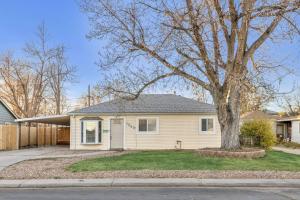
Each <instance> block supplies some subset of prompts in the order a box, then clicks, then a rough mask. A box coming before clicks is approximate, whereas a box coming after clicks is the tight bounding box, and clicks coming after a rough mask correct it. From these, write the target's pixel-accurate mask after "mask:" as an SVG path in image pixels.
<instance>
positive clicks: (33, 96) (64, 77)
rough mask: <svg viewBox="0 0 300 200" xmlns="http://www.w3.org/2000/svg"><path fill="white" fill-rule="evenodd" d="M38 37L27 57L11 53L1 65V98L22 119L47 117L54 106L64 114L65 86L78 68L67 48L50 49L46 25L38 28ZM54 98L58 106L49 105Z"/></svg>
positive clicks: (26, 54)
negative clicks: (19, 56) (18, 56)
mask: <svg viewBox="0 0 300 200" xmlns="http://www.w3.org/2000/svg"><path fill="white" fill-rule="evenodd" d="M36 37H37V40H36V41H34V42H30V43H27V44H26V45H25V47H24V48H23V52H24V55H25V56H26V58H23V57H22V58H20V59H15V58H14V57H13V56H12V55H10V54H7V55H3V57H2V58H1V63H0V79H2V80H3V81H2V82H3V84H1V86H0V91H1V94H0V96H1V97H2V98H3V99H4V100H5V101H6V102H7V103H8V104H10V105H11V106H12V107H13V108H14V110H15V111H16V113H18V114H19V115H20V116H22V117H33V116H36V115H39V114H46V113H49V112H48V111H49V109H53V107H55V112H54V113H56V114H60V113H61V107H62V102H64V101H65V98H64V87H65V85H64V84H65V83H66V82H67V81H69V80H70V79H71V78H72V77H73V73H74V69H75V68H74V67H72V66H70V65H69V64H68V62H67V59H66V56H65V48H64V47H63V45H59V46H54V47H50V45H49V36H48V33H47V30H46V28H45V24H44V23H42V24H41V25H39V26H38V29H37V34H36ZM53 94H54V95H53ZM50 95H51V96H54V102H55V103H54V106H52V105H49V103H52V102H53V101H52V102H50V101H49V99H50V100H51V97H49V96H50ZM50 113H52V112H50Z"/></svg>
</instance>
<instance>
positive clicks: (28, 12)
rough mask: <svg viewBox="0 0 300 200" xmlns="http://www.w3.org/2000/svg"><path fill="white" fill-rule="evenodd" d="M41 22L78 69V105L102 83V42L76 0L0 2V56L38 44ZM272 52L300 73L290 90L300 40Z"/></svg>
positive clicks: (74, 94)
mask: <svg viewBox="0 0 300 200" xmlns="http://www.w3.org/2000/svg"><path fill="white" fill-rule="evenodd" d="M41 22H45V24H46V27H47V29H48V31H49V33H50V36H51V38H52V41H51V42H53V43H64V44H65V45H66V47H67V48H68V57H69V60H70V62H71V63H72V64H74V65H76V66H77V68H78V73H77V74H78V82H77V83H74V84H72V85H70V86H68V97H69V98H70V99H71V100H73V102H74V100H75V99H76V98H78V97H79V96H80V95H81V94H82V93H83V92H85V91H86V90H87V86H88V84H91V85H93V84H95V83H96V82H98V81H100V73H101V72H100V71H99V70H98V67H97V66H96V65H95V62H96V61H97V59H98V56H97V52H98V51H99V50H100V43H101V41H95V40H93V41H88V40H87V39H86V38H85V35H86V34H87V33H88V31H89V29H90V27H89V22H88V20H87V17H86V16H85V15H84V14H83V13H81V12H80V9H79V6H78V4H77V2H76V1H75V0H0V28H1V31H0V44H1V45H0V52H4V51H7V50H13V51H14V52H15V54H18V53H20V52H21V48H22V47H23V45H24V43H25V42H26V41H31V40H34V38H35V31H36V28H37V26H38V25H39V24H40V23H41ZM268 51H269V52H270V54H272V55H273V56H275V57H278V58H280V59H285V60H287V62H285V63H287V64H289V65H290V66H292V67H293V68H294V69H295V70H296V73H295V74H294V76H293V77H290V78H289V79H284V80H283V84H282V85H283V89H284V90H288V89H289V88H291V87H292V85H293V84H292V83H294V82H297V80H298V79H299V78H300V75H299V69H300V67H299V63H300V61H299V60H300V59H299V56H300V48H299V40H296V41H295V44H288V43H286V44H284V45H282V44H279V45H278V46H273V47H272V48H271V49H269V50H268ZM271 107H274V106H273V105H272V106H271Z"/></svg>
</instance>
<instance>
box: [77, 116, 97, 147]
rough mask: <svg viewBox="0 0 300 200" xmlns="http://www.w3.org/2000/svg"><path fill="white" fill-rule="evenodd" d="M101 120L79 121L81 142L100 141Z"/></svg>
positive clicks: (92, 142) (95, 142)
mask: <svg viewBox="0 0 300 200" xmlns="http://www.w3.org/2000/svg"><path fill="white" fill-rule="evenodd" d="M101 133H102V122H101V121H97V120H88V121H87V120H83V121H81V143H83V144H97V143H101Z"/></svg>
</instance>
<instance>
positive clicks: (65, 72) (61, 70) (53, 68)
mask: <svg viewBox="0 0 300 200" xmlns="http://www.w3.org/2000/svg"><path fill="white" fill-rule="evenodd" d="M54 51H55V56H54V59H52V60H51V61H50V65H49V67H48V73H47V75H48V79H49V85H50V91H51V94H53V96H54V102H55V114H57V115H59V114H61V113H62V110H63V106H64V105H63V100H64V97H63V95H64V91H63V90H64V88H65V84H66V83H67V82H71V81H73V80H74V77H75V72H76V68H75V67H74V66H71V65H69V63H68V61H67V58H66V56H65V47H64V46H59V47H56V48H55V50H54Z"/></svg>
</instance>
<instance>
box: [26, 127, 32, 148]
mask: <svg viewBox="0 0 300 200" xmlns="http://www.w3.org/2000/svg"><path fill="white" fill-rule="evenodd" d="M30 126H31V123H30V122H28V128H27V133H28V146H29V147H30Z"/></svg>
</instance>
